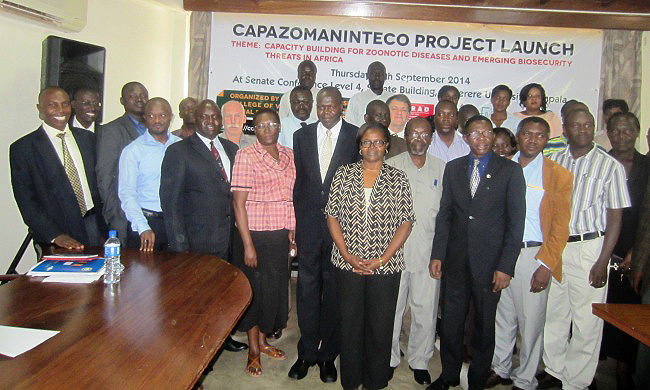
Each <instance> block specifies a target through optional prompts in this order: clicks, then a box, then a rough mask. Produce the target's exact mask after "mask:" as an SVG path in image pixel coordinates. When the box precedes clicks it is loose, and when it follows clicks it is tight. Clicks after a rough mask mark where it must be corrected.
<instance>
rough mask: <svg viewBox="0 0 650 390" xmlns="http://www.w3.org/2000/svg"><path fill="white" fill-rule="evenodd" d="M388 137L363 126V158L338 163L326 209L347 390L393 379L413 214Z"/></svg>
mask: <svg viewBox="0 0 650 390" xmlns="http://www.w3.org/2000/svg"><path fill="white" fill-rule="evenodd" d="M389 137H390V134H389V132H388V128H386V127H385V126H383V125H381V124H376V123H370V124H368V123H367V124H364V125H363V126H361V128H360V129H359V134H358V136H357V144H358V146H359V153H360V154H361V157H362V158H361V161H359V162H356V163H352V164H348V165H343V166H341V167H339V169H338V170H337V171H336V175H335V176H334V180H333V182H332V187H331V190H330V195H329V200H328V202H327V207H326V208H325V213H326V214H327V225H328V227H329V231H330V234H331V235H332V240H333V241H334V244H335V246H334V248H333V249H332V263H333V264H334V266H335V267H336V268H337V274H336V281H337V294H338V301H339V313H340V316H341V318H340V333H341V354H340V370H341V384H342V385H343V388H344V389H356V388H358V387H359V386H363V387H364V388H365V389H381V388H384V387H386V386H387V385H388V381H389V379H390V377H391V368H390V351H391V340H392V332H393V321H394V317H395V305H396V303H397V294H398V290H399V283H400V275H401V271H402V270H403V269H404V253H403V249H402V246H403V244H404V242H405V241H406V239H407V237H408V235H409V233H410V232H411V226H412V225H413V223H414V222H415V213H414V211H413V200H412V198H411V188H410V186H409V183H408V179H407V177H406V174H405V173H404V172H402V171H400V170H399V169H397V168H394V167H391V166H389V165H387V164H385V163H384V156H385V155H386V153H387V152H388V146H389V142H388V141H389V139H390V138H389Z"/></svg>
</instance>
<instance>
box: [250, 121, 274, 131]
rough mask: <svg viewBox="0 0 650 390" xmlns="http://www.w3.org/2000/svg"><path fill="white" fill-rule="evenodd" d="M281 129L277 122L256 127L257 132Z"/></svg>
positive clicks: (260, 124)
mask: <svg viewBox="0 0 650 390" xmlns="http://www.w3.org/2000/svg"><path fill="white" fill-rule="evenodd" d="M279 128H280V124H279V123H275V122H269V123H258V124H256V125H255V130H263V129H271V130H277V129H279Z"/></svg>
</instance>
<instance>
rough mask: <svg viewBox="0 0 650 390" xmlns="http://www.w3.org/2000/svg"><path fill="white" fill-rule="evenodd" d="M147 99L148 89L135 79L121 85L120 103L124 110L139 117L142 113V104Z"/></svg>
mask: <svg viewBox="0 0 650 390" xmlns="http://www.w3.org/2000/svg"><path fill="white" fill-rule="evenodd" d="M147 100H149V91H147V88H145V87H144V85H142V84H140V83H139V82H137V81H131V82H128V83H126V84H124V86H123V87H122V93H121V97H120V103H121V104H122V105H123V106H124V111H126V112H127V113H129V114H131V115H132V116H134V117H136V118H139V117H141V116H142V114H143V113H144V105H145V103H147Z"/></svg>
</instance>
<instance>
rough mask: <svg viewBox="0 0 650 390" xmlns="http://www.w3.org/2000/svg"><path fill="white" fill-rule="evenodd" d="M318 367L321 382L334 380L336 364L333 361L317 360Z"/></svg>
mask: <svg viewBox="0 0 650 390" xmlns="http://www.w3.org/2000/svg"><path fill="white" fill-rule="evenodd" d="M318 367H320V380H322V381H323V383H330V382H336V376H337V374H336V366H335V365H334V362H318Z"/></svg>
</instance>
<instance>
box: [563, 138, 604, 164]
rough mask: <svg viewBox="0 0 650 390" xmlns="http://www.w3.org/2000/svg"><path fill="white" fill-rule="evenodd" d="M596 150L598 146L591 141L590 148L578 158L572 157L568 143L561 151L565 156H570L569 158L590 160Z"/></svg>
mask: <svg viewBox="0 0 650 390" xmlns="http://www.w3.org/2000/svg"><path fill="white" fill-rule="evenodd" d="M597 150H598V146H597V145H596V143H595V142H592V143H591V149H590V150H589V151H588V152H587V153H586V154H584V155H582V156H580V157H578V158H573V154H571V149H570V147H569V145H567V147H566V149H564V150H563V152H564V153H565V154H566V155H567V156H569V157H570V158H571V160H573V161H578V160H580V159H582V158H584V159H585V160H591V158H592V157H593V156H594V154H596V151H597Z"/></svg>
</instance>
